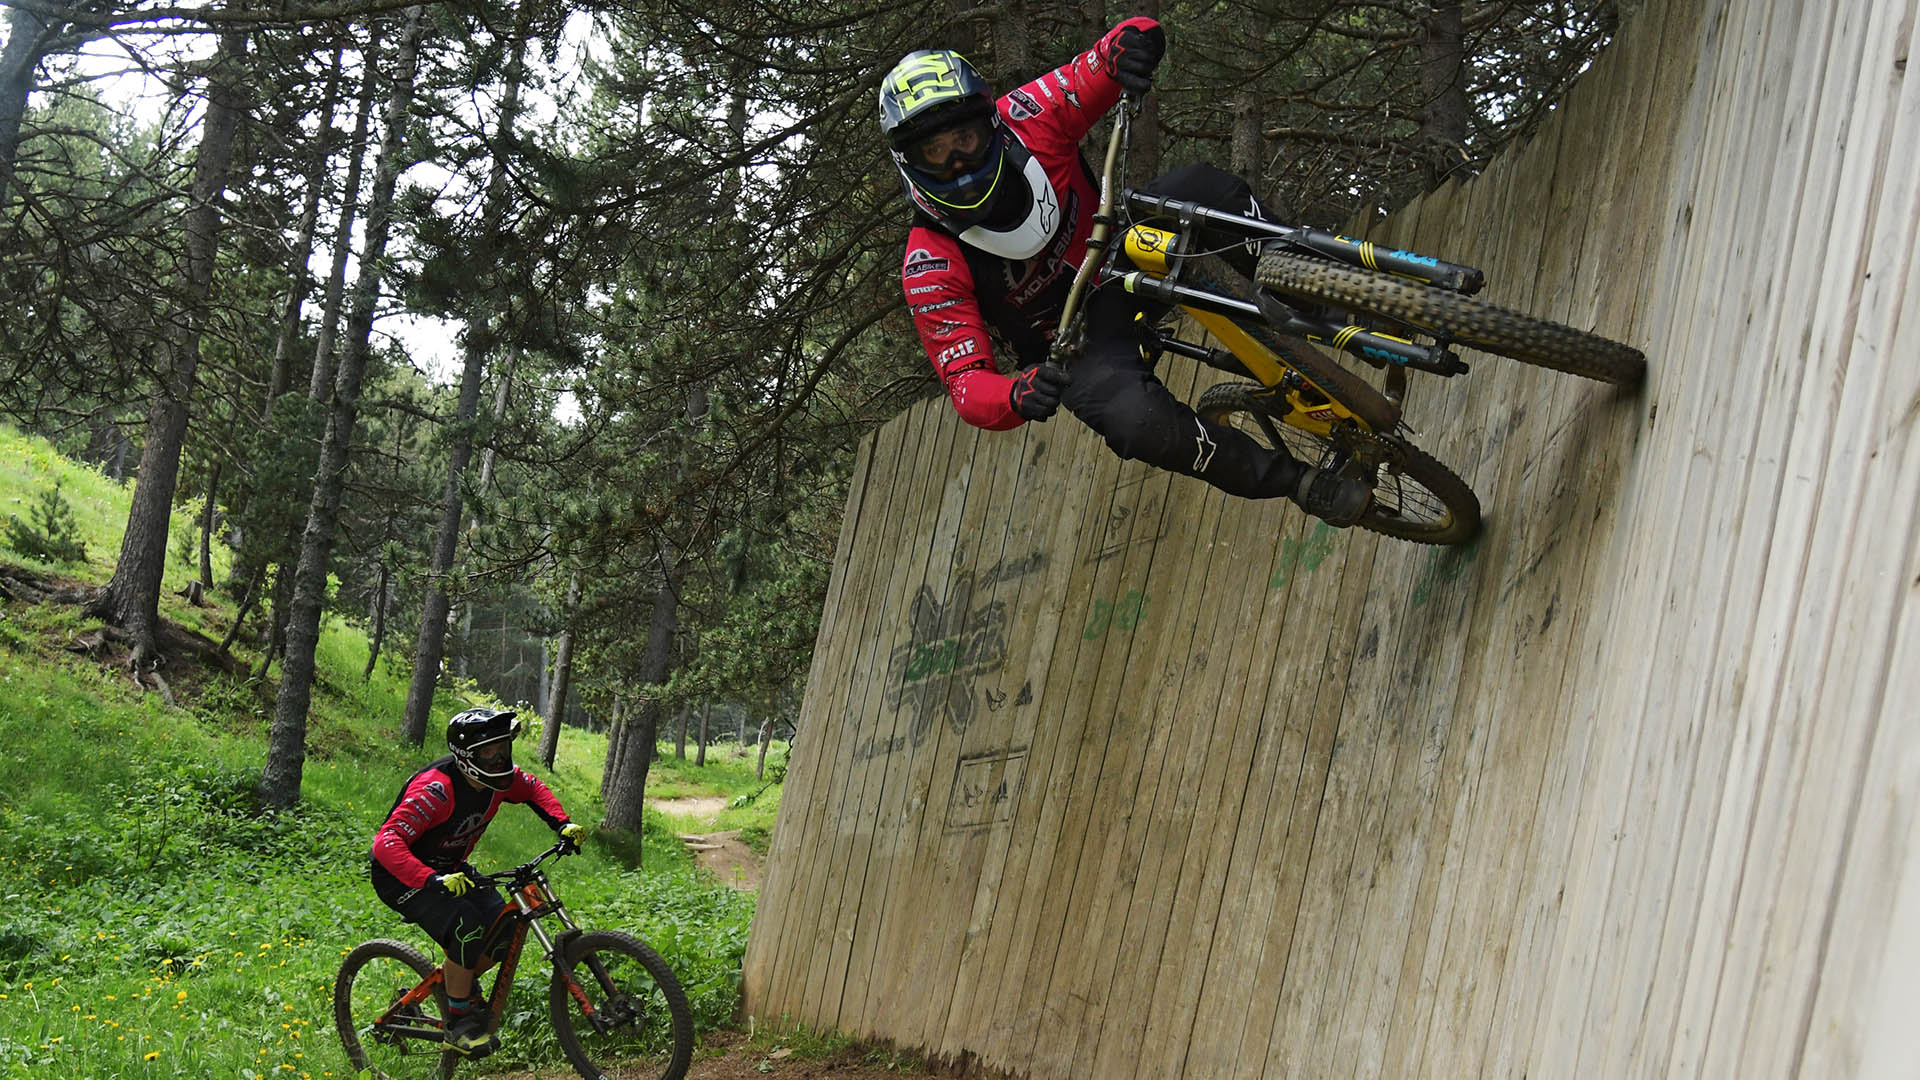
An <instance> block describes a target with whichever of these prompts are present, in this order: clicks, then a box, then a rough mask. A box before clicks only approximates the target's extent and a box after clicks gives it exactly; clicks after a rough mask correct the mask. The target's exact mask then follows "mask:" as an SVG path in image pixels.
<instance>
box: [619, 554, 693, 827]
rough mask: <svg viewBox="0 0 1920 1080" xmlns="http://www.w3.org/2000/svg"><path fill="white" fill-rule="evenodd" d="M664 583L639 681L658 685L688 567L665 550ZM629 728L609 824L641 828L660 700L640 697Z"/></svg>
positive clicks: (664, 676) (677, 622)
mask: <svg viewBox="0 0 1920 1080" xmlns="http://www.w3.org/2000/svg"><path fill="white" fill-rule="evenodd" d="M660 561H661V564H662V567H661V568H662V571H663V572H662V574H661V576H660V577H661V580H660V588H659V590H658V591H657V592H655V593H654V595H653V618H652V619H651V620H650V621H649V623H648V625H647V647H646V650H645V652H643V653H642V654H641V658H640V672H639V675H640V681H641V682H643V683H648V684H658V683H662V682H665V681H666V679H667V670H668V667H669V663H670V660H671V658H672V653H673V636H674V633H675V632H676V631H677V630H679V628H680V607H679V596H680V580H681V577H682V576H683V575H684V573H685V571H684V570H682V569H681V568H680V567H679V566H677V565H675V564H674V563H673V561H672V557H671V556H669V555H664V554H663V555H662V556H661V557H660ZM628 723H629V724H630V725H632V727H633V730H632V731H630V732H628V734H627V736H626V739H625V740H624V744H623V745H622V746H621V748H620V760H619V761H618V762H617V763H616V765H615V772H614V776H613V784H612V790H611V791H609V792H608V794H607V826H608V827H609V828H613V829H625V830H628V831H630V832H634V833H638V832H639V831H640V816H641V810H642V809H643V807H644V805H645V799H646V792H647V771H648V769H649V767H650V766H652V764H653V748H654V743H655V741H656V740H657V739H658V738H659V734H660V703H659V701H658V700H656V699H654V698H653V697H652V696H651V695H649V696H648V698H647V700H646V701H644V702H642V703H641V705H640V710H639V713H638V715H637V716H635V717H634V719H632V720H630V721H628Z"/></svg>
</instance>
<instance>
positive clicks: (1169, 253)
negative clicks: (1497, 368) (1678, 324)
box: [1048, 95, 1646, 544]
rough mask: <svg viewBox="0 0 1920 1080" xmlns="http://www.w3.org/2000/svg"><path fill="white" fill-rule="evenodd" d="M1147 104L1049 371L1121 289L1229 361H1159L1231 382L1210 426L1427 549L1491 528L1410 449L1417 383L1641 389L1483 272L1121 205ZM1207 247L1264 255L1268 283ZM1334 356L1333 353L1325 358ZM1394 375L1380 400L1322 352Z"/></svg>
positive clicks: (1155, 203)
mask: <svg viewBox="0 0 1920 1080" xmlns="http://www.w3.org/2000/svg"><path fill="white" fill-rule="evenodd" d="M1138 108H1139V102H1138V100H1137V99H1136V98H1134V97H1133V96H1132V95H1129V97H1128V98H1127V100H1125V101H1123V102H1122V103H1121V105H1120V107H1119V108H1118V109H1117V110H1116V115H1115V120H1114V126H1113V132H1112V135H1111V137H1110V138H1109V140H1108V144H1107V152H1106V166H1105V169H1104V171H1103V173H1102V176H1101V183H1100V209H1099V211H1098V212H1097V213H1096V215H1095V218H1094V227H1093V232H1092V236H1091V238H1090V239H1089V241H1088V245H1087V257H1086V260H1085V262H1084V263H1082V265H1081V266H1080V269H1079V273H1078V275H1077V276H1076V277H1075V279H1074V283H1073V288H1072V291H1071V292H1070V293H1069V295H1068V298H1067V301H1066V305H1065V309H1064V311H1063V312H1062V315H1061V319H1060V327H1059V331H1058V333H1057V334H1056V335H1055V338H1054V346H1053V353H1052V356H1051V357H1050V358H1049V360H1048V362H1049V363H1057V364H1062V365H1067V364H1071V362H1072V361H1073V359H1074V358H1075V357H1077V356H1078V354H1079V350H1080V348H1081V345H1082V343H1083V341H1084V336H1085V335H1084V330H1085V327H1084V321H1085V312H1086V305H1085V304H1084V303H1083V300H1084V299H1085V296H1086V294H1087V292H1088V291H1089V290H1090V289H1096V288H1120V289H1125V290H1127V291H1128V292H1130V293H1133V294H1135V295H1137V296H1140V297H1143V298H1145V299H1148V300H1153V301H1157V302H1160V303H1163V304H1168V305H1172V310H1179V311H1184V312H1185V313H1186V314H1188V315H1189V316H1191V317H1192V319H1193V321H1194V322H1195V323H1197V324H1198V325H1199V326H1201V327H1203V328H1204V329H1205V330H1206V331H1207V332H1208V333H1209V334H1211V335H1212V336H1213V337H1214V339H1215V340H1217V341H1219V342H1220V343H1221V345H1223V346H1225V347H1224V348H1215V347H1210V346H1207V345H1204V344H1201V343H1198V342H1194V341H1190V340H1186V339H1183V338H1182V337H1180V336H1179V334H1178V332H1177V331H1175V330H1172V329H1168V328H1166V327H1162V328H1161V329H1160V330H1159V336H1160V342H1161V345H1162V347H1163V348H1164V349H1165V350H1166V351H1168V352H1172V353H1175V354H1177V355H1181V356H1187V357H1191V358H1193V359H1195V360H1198V361H1200V362H1201V363H1204V364H1207V365H1208V366H1210V367H1213V368H1216V369H1218V370H1220V371H1223V372H1226V373H1228V374H1231V375H1235V376H1238V380H1237V381H1234V382H1226V383H1220V384H1218V385H1216V386H1213V387H1210V388H1208V389H1207V390H1206V391H1204V392H1203V393H1202V394H1201V395H1200V398H1199V400H1198V401H1196V402H1195V404H1194V410H1195V411H1196V412H1198V413H1199V414H1200V415H1201V416H1202V417H1204V418H1206V419H1208V420H1211V421H1213V422H1216V423H1221V424H1226V425H1230V426H1232V427H1235V428H1237V429H1239V430H1242V431H1245V432H1247V433H1248V434H1249V435H1251V436H1252V437H1253V438H1255V439H1256V440H1258V441H1260V442H1261V443H1262V444H1263V445H1266V446H1269V447H1273V448H1278V449H1285V450H1286V451H1287V452H1288V453H1290V454H1292V455H1293V456H1294V457H1296V458H1298V459H1300V460H1301V461H1304V462H1306V463H1307V464H1309V465H1317V466H1319V467H1320V468H1323V469H1329V470H1333V471H1337V472H1341V473H1344V474H1346V475H1348V476H1355V477H1359V478H1361V479H1363V480H1365V481H1366V482H1367V483H1368V484H1369V485H1370V486H1371V487H1372V488H1373V501H1372V504H1371V505H1370V506H1369V507H1368V509H1367V510H1366V512H1365V513H1364V514H1363V515H1362V517H1361V518H1360V520H1359V521H1358V522H1357V524H1358V525H1359V526H1360V527H1361V528H1365V529H1371V530H1373V531H1374V532H1377V533H1382V534H1384V535H1387V536H1393V537H1398V538H1400V539H1402V540H1411V541H1415V542H1418V543H1425V544H1461V543H1465V542H1466V541H1468V540H1470V539H1472V538H1473V536H1474V535H1475V534H1476V533H1477V532H1478V531H1479V528H1480V500H1479V499H1478V498H1477V497H1476V496H1475V495H1474V493H1473V489H1472V488H1471V487H1469V486H1468V485H1467V483H1466V482H1465V481H1464V480H1462V479H1460V477H1459V476H1457V475H1456V474H1455V473H1454V472H1453V470H1451V469H1449V468H1448V467H1447V466H1445V465H1443V464H1441V463H1440V462H1439V461H1437V460H1435V459H1434V458H1433V457H1432V456H1431V455H1429V454H1427V453H1426V452H1425V451H1423V450H1421V449H1420V448H1419V447H1417V446H1415V445H1414V444H1413V443H1412V442H1411V441H1409V439H1408V437H1407V431H1406V428H1405V427H1404V426H1403V425H1402V424H1401V419H1400V411H1401V404H1402V402H1403V401H1404V400H1405V396H1406V381H1407V372H1408V371H1409V370H1417V371H1425V372H1429V373H1432V374H1435V375H1442V376H1452V375H1458V374H1461V373H1463V372H1465V371H1466V370H1467V365H1466V364H1465V363H1464V362H1463V361H1461V359H1460V358H1459V356H1458V355H1457V354H1456V353H1455V352H1454V348H1455V346H1465V347H1469V348H1474V349H1480V350H1483V351H1486V352H1492V353H1499V354H1501V355H1503V356H1508V357H1511V358H1513V359H1516V360H1520V361H1523V362H1525V363H1529V364H1536V365H1539V366H1542V367H1548V368H1553V369H1555V370H1558V371H1565V372H1569V373H1571V374H1575V375H1582V376H1585V377H1587V378H1590V379H1597V380H1599V381H1601V382H1607V383H1614V384H1617V385H1622V386H1635V385H1638V384H1639V383H1640V382H1641V381H1642V380H1643V379H1644V378H1645V376H1646V358H1645V357H1644V356H1642V355H1641V353H1640V352H1639V350H1637V349H1634V348H1631V347H1629V346H1626V345H1622V344H1620V343H1619V342H1615V341H1610V340H1608V339H1606V338H1603V337H1600V336H1598V335H1595V334H1590V333H1587V332H1585V331H1582V330H1575V329H1573V328H1572V327H1569V326H1563V325H1560V324H1559V323H1554V322H1549V321H1547V320H1545V319H1539V318H1535V317H1533V316H1530V315H1525V314H1522V313H1520V312H1517V311H1512V310H1509V309H1507V308H1503V307H1499V306H1497V305H1495V304H1490V303H1488V302H1486V301H1484V300H1481V299H1478V298H1477V297H1475V296H1474V295H1473V294H1474V293H1477V292H1478V291H1479V290H1480V287H1481V285H1482V283H1483V277H1482V275H1481V273H1480V271H1478V270H1475V269H1473V268H1472V267H1468V266H1462V265H1460V264H1457V263H1450V262H1445V261H1443V260H1440V259H1436V258H1433V257H1431V256H1427V255H1422V254H1419V253H1416V252H1411V251H1399V250H1395V249H1391V248H1386V247H1382V246H1380V245H1376V244H1373V243H1370V242H1367V241H1364V240H1353V239H1349V238H1347V237H1344V236H1339V235H1337V234H1334V233H1331V232H1326V231H1324V230H1321V229H1315V228H1311V227H1307V226H1300V225H1285V224H1279V223H1276V222H1271V221H1265V220H1262V219H1259V218H1253V217H1247V216H1245V215H1244V214H1239V213H1234V212H1232V211H1228V210H1224V209H1221V208H1219V207H1212V206H1207V205H1204V204H1201V203H1197V202H1190V201H1183V200H1180V199H1174V198H1167V197H1163V196H1159V195H1154V194H1150V193H1147V192H1142V191H1136V190H1132V189H1128V190H1125V191H1121V192H1119V193H1118V194H1117V195H1116V193H1115V190H1114V176H1115V174H1116V164H1117V163H1118V162H1119V161H1121V160H1122V159H1123V158H1124V157H1125V148H1126V143H1127V128H1128V125H1129V122H1130V120H1131V118H1132V116H1133V114H1134V112H1135V111H1136V110H1137V109H1138ZM1203 231H1204V234H1205V236H1206V237H1208V238H1210V239H1211V242H1212V243H1214V244H1216V245H1219V244H1229V243H1230V244H1231V245H1233V246H1240V245H1245V246H1247V247H1248V248H1249V249H1250V250H1255V251H1258V252H1259V258H1258V263H1257V264H1256V269H1255V277H1256V278H1257V280H1256V281H1248V280H1247V278H1246V277H1245V276H1244V275H1243V274H1241V273H1240V272H1239V271H1237V270H1235V269H1234V268H1233V267H1232V266H1230V265H1228V263H1227V261H1226V260H1225V259H1222V258H1221V257H1220V254H1219V251H1220V250H1228V249H1229V248H1215V249H1213V250H1209V249H1208V248H1207V246H1206V244H1207V241H1204V240H1203V239H1202V235H1203ZM1323 347H1324V348H1323ZM1325 350H1332V352H1334V353H1342V354H1346V355H1350V356H1353V357H1356V358H1358V359H1360V360H1362V361H1364V362H1365V363H1368V364H1370V365H1372V366H1374V367H1376V368H1380V369H1383V370H1384V372H1385V377H1384V379H1383V382H1384V388H1382V389H1376V388H1375V387H1374V386H1373V385H1372V384H1371V383H1369V382H1368V381H1367V380H1365V379H1363V378H1361V377H1360V376H1359V375H1357V374H1355V373H1354V372H1352V371H1349V370H1348V369H1347V368H1345V367H1343V366H1341V364H1340V363H1339V361H1338V360H1336V359H1335V358H1334V356H1333V355H1331V354H1330V353H1329V352H1328V351H1325Z"/></svg>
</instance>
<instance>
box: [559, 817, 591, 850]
mask: <svg viewBox="0 0 1920 1080" xmlns="http://www.w3.org/2000/svg"><path fill="white" fill-rule="evenodd" d="M586 838H587V827H586V826H585V825H582V824H580V823H579V822H577V821H569V822H567V823H566V824H565V825H562V826H560V839H562V840H565V841H566V842H567V843H569V844H572V845H573V846H574V847H579V846H580V842H581V841H582V840H585V839H586Z"/></svg>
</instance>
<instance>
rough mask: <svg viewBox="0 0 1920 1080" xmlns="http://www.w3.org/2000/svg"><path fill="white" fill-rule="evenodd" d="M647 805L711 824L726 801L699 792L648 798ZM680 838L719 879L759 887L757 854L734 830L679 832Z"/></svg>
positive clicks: (718, 796) (752, 888)
mask: <svg viewBox="0 0 1920 1080" xmlns="http://www.w3.org/2000/svg"><path fill="white" fill-rule="evenodd" d="M647 805H649V806H651V807H653V808H654V809H655V810H658V811H660V812H661V813H663V814H666V815H668V816H670V817H673V818H677V819H679V820H680V821H689V820H691V821H693V822H694V823H695V824H697V825H712V824H713V823H714V822H715V821H716V820H718V819H719V817H720V812H721V811H723V810H725V809H726V808H727V800H726V798H725V797H724V796H720V795H699V796H694V797H691V798H685V799H649V800H647ZM680 839H681V840H682V841H683V842H684V843H685V844H686V845H687V848H688V849H689V850H691V851H692V852H693V859H694V862H696V863H698V864H699V865H701V866H704V867H706V868H707V869H709V870H711V871H713V872H714V873H715V874H716V875H718V876H719V878H720V880H721V881H724V882H726V883H727V884H729V885H731V886H733V887H734V888H736V889H747V890H754V889H758V888H760V856H759V855H758V854H757V853H756V852H755V851H754V850H753V849H752V848H750V847H748V846H747V845H745V844H743V843H741V842H740V831H739V830H738V829H723V830H721V831H718V832H682V833H681V834H680Z"/></svg>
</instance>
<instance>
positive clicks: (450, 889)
mask: <svg viewBox="0 0 1920 1080" xmlns="http://www.w3.org/2000/svg"><path fill="white" fill-rule="evenodd" d="M519 732H520V722H519V721H518V720H515V719H514V714H513V713H511V712H508V711H506V710H504V709H486V708H480V709H468V710H466V711H465V712H462V713H458V714H456V715H455V716H454V717H453V718H452V719H451V720H448V721H447V747H448V749H450V750H451V751H452V753H449V754H447V755H446V756H445V757H442V758H439V759H438V760H436V761H434V762H433V763H432V764H430V765H428V766H427V767H426V768H424V769H421V770H420V771H419V772H417V773H414V774H413V775H412V776H410V777H408V778H407V782H406V783H405V784H404V785H402V787H401V789H400V797H399V798H398V799H395V800H394V803H393V809H391V810H389V811H388V812H387V820H386V822H385V823H384V824H382V825H381V826H380V830H379V831H378V832H377V833H375V834H374V837H373V861H372V866H371V873H372V875H373V890H374V892H375V893H377V894H379V896H380V899H381V900H383V901H385V903H386V905H387V906H388V907H390V908H392V909H393V910H395V911H397V912H399V913H400V914H401V916H402V917H403V918H405V919H406V920H407V921H408V922H411V923H415V924H417V925H418V926H419V927H420V928H421V929H423V930H425V931H426V932H427V934H428V936H430V937H432V938H433V940H435V941H437V942H439V943H440V945H441V947H442V948H444V949H446V951H447V960H446V963H445V965H444V966H443V967H442V969H441V970H442V971H444V972H445V974H446V986H447V1010H448V1014H449V1015H448V1017H447V1035H446V1041H447V1045H448V1046H449V1047H451V1048H453V1049H455V1050H458V1051H460V1052H461V1053H463V1054H472V1053H474V1052H475V1051H478V1050H481V1049H483V1048H486V1047H487V1046H488V1045H489V1043H490V1042H491V1039H490V1038H489V1036H488V1035H487V1017H486V1011H487V1010H486V1002H485V1001H484V1000H483V999H482V998H481V996H480V992H479V982H478V979H477V976H478V975H479V974H480V973H481V972H483V971H485V970H487V969H488V968H489V967H492V966H493V962H494V961H495V960H496V959H498V956H492V955H487V954H486V953H483V952H482V951H481V948H480V946H481V943H482V941H483V940H484V939H485V938H486V936H487V932H488V931H489V930H490V929H492V927H493V924H494V922H495V921H496V920H498V919H499V918H500V916H501V914H502V913H503V912H505V911H506V910H507V903H506V901H505V900H504V899H502V898H501V896H500V894H499V893H498V892H496V891H494V890H493V889H482V888H475V887H474V883H473V878H474V877H478V876H479V871H477V870H475V869H474V868H473V866H472V865H471V864H469V863H468V862H467V857H468V856H469V855H471V854H472V853H473V848H474V845H475V844H478V843H479V842H480V836H481V834H482V833H484V832H486V831H487V823H488V822H490V821H492V820H493V815H494V812H495V811H497V810H499V809H500V804H501V803H509V802H515V803H526V804H528V805H529V806H530V807H532V809H533V812H534V813H536V814H538V815H540V819H541V820H542V821H545V822H546V823H547V824H548V825H551V826H553V828H554V831H556V832H558V833H559V834H560V838H561V839H562V840H565V841H567V843H569V844H570V845H574V846H578V845H579V843H580V841H581V839H582V838H583V837H585V836H586V834H587V829H586V826H584V825H579V824H575V823H574V822H571V821H569V820H568V819H567V812H566V810H565V809H563V808H562V807H561V806H560V800H559V799H558V798H556V797H554V794H553V792H552V790H550V789H549V788H548V787H547V785H546V784H544V783H541V782H540V780H539V779H538V778H537V777H535V776H534V775H533V774H532V773H529V772H527V771H526V770H525V769H521V768H518V767H516V766H515V765H514V763H513V739H514V736H516V735H518V734H519ZM511 937H512V935H501V936H500V937H499V939H498V940H497V941H496V943H495V946H496V947H495V951H496V952H498V951H503V950H505V949H506V948H507V947H508V945H509V944H510V942H511Z"/></svg>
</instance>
